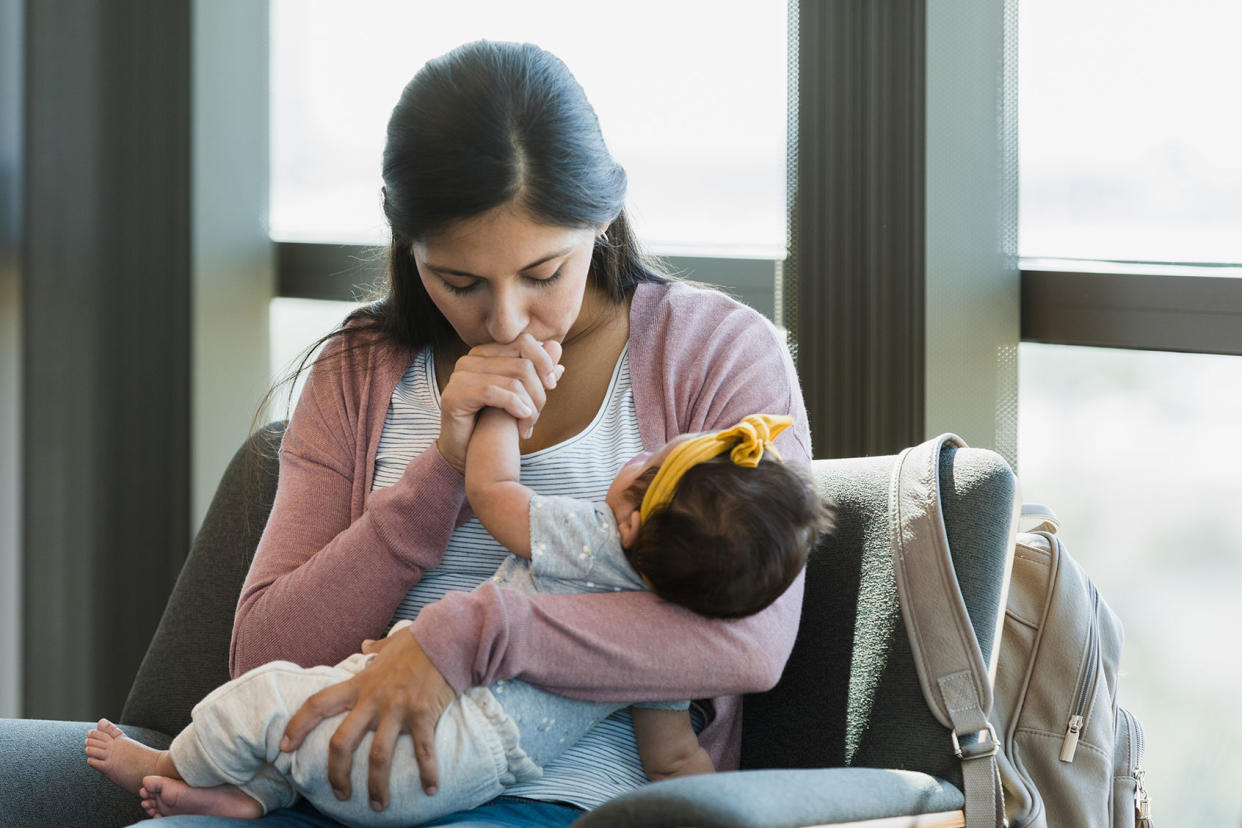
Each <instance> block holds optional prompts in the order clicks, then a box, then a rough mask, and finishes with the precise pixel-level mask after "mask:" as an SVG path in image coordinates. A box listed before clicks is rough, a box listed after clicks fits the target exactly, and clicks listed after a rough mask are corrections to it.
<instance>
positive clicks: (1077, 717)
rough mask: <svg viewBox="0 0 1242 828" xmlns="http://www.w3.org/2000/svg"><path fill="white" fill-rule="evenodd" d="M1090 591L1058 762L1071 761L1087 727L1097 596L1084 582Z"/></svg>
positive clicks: (1096, 661)
mask: <svg viewBox="0 0 1242 828" xmlns="http://www.w3.org/2000/svg"><path fill="white" fill-rule="evenodd" d="M1087 584H1088V586H1089V588H1090V590H1091V605H1092V618H1091V625H1090V627H1089V628H1088V630H1087V657H1086V659H1085V660H1084V661H1083V668H1082V670H1081V671H1080V672H1079V674H1078V684H1077V686H1076V687H1075V688H1074V690H1075V693H1076V697H1075V702H1074V707H1073V708H1072V709H1071V710H1070V716H1069V721H1068V722H1067V723H1066V725H1065V738H1064V740H1062V742H1061V761H1062V762H1073V761H1074V754H1075V753H1076V752H1077V751H1078V739H1079V737H1080V736H1081V735H1082V730H1083V728H1084V727H1086V725H1087V714H1088V712H1089V711H1088V707H1089V706H1090V704H1091V698H1092V696H1094V695H1095V683H1096V680H1097V679H1098V678H1099V675H1100V631H1099V624H1100V621H1099V619H1100V593H1099V592H1098V591H1097V590H1096V588H1095V584H1093V583H1091V582H1090V581H1088V582H1087Z"/></svg>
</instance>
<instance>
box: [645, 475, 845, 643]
mask: <svg viewBox="0 0 1242 828" xmlns="http://www.w3.org/2000/svg"><path fill="white" fill-rule="evenodd" d="M648 471H651V470H648ZM652 476H654V475H652ZM643 477H647V475H645V474H644V475H643ZM643 482H644V481H643V478H642V477H640V478H639V480H636V481H635V483H634V484H633V487H632V488H631V489H630V490H629V491H637V489H638V488H642V489H645V488H646V487H645V486H643V485H642V484H643ZM645 482H646V483H647V484H650V482H651V480H650V478H649V477H648V478H647V479H646V481H645ZM627 493H628V492H627ZM640 497H641V495H640ZM832 526H833V509H832V506H831V504H829V503H826V502H825V501H824V499H823V498H821V497H820V496H819V495H818V494H817V493H816V491H815V487H814V486H813V485H812V483H811V480H810V478H809V476H808V475H807V474H806V472H804V471H802V470H801V469H799V468H797V467H795V466H790V465H787V464H785V463H782V462H780V461H778V460H773V459H771V458H769V457H765V458H764V459H763V460H761V461H760V463H759V465H758V466H756V467H754V468H747V467H743V466H738V465H737V464H735V463H734V462H733V461H732V460H730V459H729V456H728V455H727V454H722V455H720V456H719V457H716V458H713V459H711V460H708V461H707V462H704V463H700V464H698V465H697V466H693V467H691V468H690V469H689V470H688V471H687V472H686V473H685V474H684V475H683V476H682V478H681V480H680V481H679V482H678V484H677V489H676V491H675V492H674V494H673V499H672V500H671V501H670V502H669V504H668V506H666V507H665V508H663V509H661V510H660V511H658V512H656V513H655V514H652V515H650V516H649V517H648V518H647V520H645V521H643V524H642V526H641V527H640V528H639V530H638V537H637V539H636V540H635V542H634V544H633V545H632V546H631V547H630V548H629V549H627V550H626V557H627V558H628V559H629V562H630V565H631V566H633V567H634V569H635V570H636V571H637V572H639V573H641V574H642V576H643V577H644V578H646V579H647V582H648V583H649V584H650V586H651V589H652V591H653V592H655V593H656V594H657V595H659V596H660V597H661V598H663V599H665V600H666V601H670V602H672V603H674V604H680V605H681V606H683V607H686V608H687V609H690V610H693V611H694V612H697V613H699V614H700V615H706V616H708V617H712V618H742V617H744V616H747V615H752V614H754V613H756V612H759V611H760V610H762V609H763V608H765V607H767V606H768V605H769V604H771V603H772V602H773V601H775V600H776V599H777V598H779V597H780V596H781V594H783V593H784V592H785V590H786V589H788V588H789V585H790V584H791V583H793V580H794V578H796V577H797V575H798V573H799V572H801V571H802V567H803V566H804V565H805V564H806V558H807V554H808V553H809V552H810V550H811V547H812V546H814V545H815V543H816V542H817V541H818V540H819V538H820V536H821V535H822V534H823V533H825V532H830V531H831V530H832Z"/></svg>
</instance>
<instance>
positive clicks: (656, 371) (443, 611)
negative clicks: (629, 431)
mask: <svg viewBox="0 0 1242 828" xmlns="http://www.w3.org/2000/svg"><path fill="white" fill-rule="evenodd" d="M412 358H413V354H411V353H409V352H408V351H402V350H400V349H395V348H392V347H391V346H381V345H368V346H364V347H362V348H358V349H355V350H353V351H351V352H348V353H346V354H344V355H343V356H342V358H341V359H340V360H338V361H334V362H333V363H331V364H330V365H327V366H324V365H317V366H316V367H315V368H314V369H312V371H311V375H310V377H309V379H308V380H307V383H306V387H305V389H304V390H303V392H302V395H301V398H300V399H299V401H298V404H297V407H296V409H295V411H294V414H293V417H292V419H291V420H290V422H289V426H288V429H287V431H286V432H285V437H284V441H283V443H282V445H281V450H280V479H279V485H278V488H277V491H276V500H275V503H274V504H273V507H272V513H271V517H270V518H269V520H268V523H267V527H266V529H265V530H264V532H263V537H262V539H261V540H260V541H259V547H258V550H257V551H256V553H255V558H254V562H253V563H252V564H251V567H250V572H249V574H248V575H247V576H246V582H245V584H244V586H243V587H242V594H241V598H240V600H239V602H238V606H237V616H236V618H235V621H234V625H233V641H232V652H231V655H230V670H231V672H232V674H233V675H234V676H237V675H240V674H241V673H243V672H245V671H246V670H249V669H250V668H252V667H255V666H257V665H259V664H263V663H265V662H268V661H273V660H277V659H284V660H288V661H293V662H296V663H298V664H302V665H306V666H310V665H315V664H331V663H335V662H336V661H339V660H340V659H342V658H344V657H345V656H347V655H349V654H350V653H352V652H355V651H356V650H357V648H358V646H359V644H360V642H361V641H362V639H363V638H375V637H379V636H380V635H382V634H383V633H384V632H385V628H386V626H387V624H388V622H389V621H390V619H391V618H392V614H393V611H394V610H395V608H396V607H397V605H398V604H399V603H400V601H401V599H402V597H404V596H405V594H406V592H407V591H408V590H409V589H410V587H411V586H413V585H414V584H415V583H416V582H417V581H418V580H419V578H420V577H421V576H422V572H423V571H424V570H427V569H432V568H434V567H436V566H437V565H438V564H439V562H440V559H441V556H442V555H443V553H444V549H445V547H446V544H447V542H448V538H449V535H450V534H451V533H452V531H453V529H454V528H455V527H456V526H457V525H459V524H460V523H461V522H462V521H464V520H465V519H466V518H467V517H468V515H469V511H468V509H469V507H468V505H467V503H466V498H465V490H464V486H463V479H462V476H461V474H460V473H458V472H457V471H456V470H455V469H454V468H453V467H452V466H450V465H449V464H448V463H447V462H446V461H445V460H444V458H443V457H441V455H440V453H439V452H438V451H437V450H436V449H435V448H434V446H433V447H432V448H431V449H429V450H427V451H425V452H423V453H422V454H421V455H419V456H418V457H416V458H414V460H413V461H411V462H410V464H409V466H408V467H407V468H406V470H405V473H404V474H403V476H402V478H401V480H400V481H398V483H396V484H395V485H393V486H390V487H388V488H386V489H382V490H380V491H377V492H375V493H373V494H372V493H371V482H372V476H373V474H374V470H375V454H376V449H377V447H378V445H379V439H380V433H381V431H382V430H383V427H384V420H385V417H386V416H387V412H388V404H389V400H390V399H391V397H392V392H393V389H394V388H395V387H396V384H397V381H398V380H399V379H400V378H401V376H402V374H404V373H405V370H406V369H407V368H408V367H409V364H410V362H411V360H412ZM629 363H630V376H631V382H632V386H633V392H634V403H635V408H636V410H637V414H638V421H639V430H640V432H641V433H642V437H643V443H644V444H645V446H646V447H648V448H653V447H655V446H658V445H660V444H662V443H664V442H665V441H666V440H668V439H669V438H670V437H671V436H673V435H676V434H680V433H683V432H686V431H701V430H706V429H712V428H724V427H727V426H730V425H733V424H734V423H736V422H737V421H738V420H740V419H741V418H742V417H743V416H745V415H747V414H752V413H755V412H758V411H763V412H769V413H789V414H792V415H793V417H794V421H795V422H794V426H793V427H792V428H790V429H788V430H787V431H786V432H785V433H784V434H783V435H781V437H780V438H778V441H777V445H778V447H779V449H780V451H781V453H782V456H783V457H784V458H785V459H786V460H787V461H791V462H795V463H802V464H806V463H809V461H810V457H811V449H810V434H809V430H808V427H807V421H806V411H805V409H804V407H803V403H802V394H801V391H800V389H799V387H798V382H797V376H796V375H795V373H794V369H793V364H792V362H791V360H790V358H789V354H788V351H787V349H786V348H785V346H784V344H783V343H782V342H781V341H780V338H779V335H778V334H777V332H776V330H775V329H774V328H773V327H772V326H771V325H770V324H769V323H768V322H767V321H766V320H765V319H763V318H762V317H761V316H760V315H759V314H757V313H756V312H755V311H753V310H751V309H749V308H747V307H745V306H743V305H740V304H738V303H736V302H734V301H733V300H731V299H729V298H727V297H725V296H723V295H722V294H719V293H716V292H714V291H705V290H701V289H698V288H694V287H691V286H688V285H684V284H673V285H658V284H643V285H640V286H639V287H638V289H637V290H636V291H635V293H634V297H633V301H632V303H631V306H630V335H629ZM801 606H802V578H801V577H799V579H798V580H797V581H796V582H795V583H794V585H793V586H792V587H790V589H789V590H788V591H787V592H786V594H785V595H784V596H782V597H781V598H780V599H779V600H778V601H777V602H776V603H775V604H773V605H772V606H771V607H769V608H768V609H766V610H764V611H763V612H761V613H759V614H758V615H754V616H751V617H750V618H746V619H742V620H738V621H716V620H709V619H705V618H702V617H700V616H698V615H695V614H694V613H691V612H689V611H688V610H684V609H682V608H681V607H678V606H675V605H672V604H668V603H665V602H664V601H662V600H660V599H659V598H657V597H656V596H655V595H653V594H651V593H645V592H625V593H618V594H614V595H539V596H530V595H527V594H524V593H519V592H517V591H515V590H506V589H500V588H497V587H496V586H494V585H491V584H485V585H484V586H483V587H481V588H480V589H479V590H477V591H475V592H470V593H449V594H448V595H447V596H445V597H444V598H443V599H441V600H440V601H439V602H438V603H436V604H433V605H431V606H429V607H427V608H425V609H424V610H423V611H422V612H421V613H420V614H419V616H418V618H417V619H416V620H415V622H414V625H413V627H412V631H413V634H414V635H415V637H417V638H418V640H419V643H420V644H421V645H422V647H423V649H424V650H425V651H426V652H427V655H428V657H429V658H430V659H431V660H432V662H433V663H434V664H435V665H436V667H437V668H439V670H440V671H441V672H442V673H443V674H444V677H445V678H446V679H447V680H448V682H449V684H451V685H452V686H453V688H454V689H456V690H458V691H461V690H463V689H465V688H466V687H469V686H478V685H490V684H492V683H493V682H495V681H496V680H498V679H508V678H520V679H522V680H524V681H527V682H530V683H531V684H535V685H537V686H539V687H542V688H545V689H547V690H551V691H553V692H557V693H560V694H563V695H566V696H574V697H578V698H588V699H604V700H607V699H611V700H616V701H642V700H653V699H676V698H705V697H716V698H713V699H712V706H713V707H714V712H715V715H714V717H713V718H712V721H711V722H710V723H709V724H708V726H707V727H706V728H705V729H704V730H703V732H702V734H701V735H700V741H701V742H702V744H703V746H704V747H705V748H706V749H707V750H708V752H709V753H710V754H711V756H712V759H713V760H714V761H715V762H716V766H717V767H718V768H720V769H722V770H723V769H730V768H736V767H737V763H738V746H739V739H740V726H741V711H740V707H741V705H740V698H739V697H738V695H739V694H741V693H747V692H754V691H759V690H763V689H767V688H768V687H771V686H772V685H773V684H775V683H776V681H777V680H778V679H779V678H780V675H781V671H782V669H783V668H784V664H785V661H786V659H787V658H788V657H789V653H790V650H791V649H792V647H793V643H794V637H795V635H796V633H797V629H798V617H799V614H800V611H801Z"/></svg>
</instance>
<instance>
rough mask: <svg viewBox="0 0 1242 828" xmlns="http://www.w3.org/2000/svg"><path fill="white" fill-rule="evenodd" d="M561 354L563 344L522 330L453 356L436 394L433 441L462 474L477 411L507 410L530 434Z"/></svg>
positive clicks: (522, 432)
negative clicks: (441, 388)
mask: <svg viewBox="0 0 1242 828" xmlns="http://www.w3.org/2000/svg"><path fill="white" fill-rule="evenodd" d="M560 359H561V343H559V342H556V341H555V340H549V341H547V342H543V343H540V342H537V341H536V340H535V338H534V337H533V336H531V335H530V334H522V335H521V336H520V337H518V338H517V339H516V340H514V341H513V342H510V343H508V344H505V345H499V344H496V343H489V344H487V345H476V346H475V347H473V348H471V349H470V351H469V353H467V354H466V355H465V356H464V357H462V358H461V359H459V360H457V363H456V364H455V365H454V366H453V373H452V375H451V376H450V377H449V380H448V383H447V384H446V385H445V387H444V393H443V394H441V395H440V437H439V439H438V440H437V445H438V446H439V449H440V454H442V455H443V456H444V459H445V460H447V461H448V462H449V463H450V464H451V465H452V466H453V468H455V469H457V470H458V471H461V472H463V473H464V471H465V468H466V445H467V444H468V443H469V442H470V433H471V432H472V431H474V420H475V416H476V415H477V414H478V413H479V411H481V410H482V409H484V408H487V407H489V406H490V407H493V408H501V409H504V410H505V411H507V412H509V414H510V415H511V416H513V417H514V419H516V420H517V421H518V433H519V434H520V435H522V436H523V437H529V436H530V433H531V429H533V428H534V426H535V421H536V420H538V419H539V412H540V411H542V410H543V405H544V403H545V402H547V399H548V398H547V393H546V392H547V391H548V390H550V389H552V388H555V387H556V381H557V379H558V378H559V377H560V374H561V371H560V370H558V368H557V363H559V362H560Z"/></svg>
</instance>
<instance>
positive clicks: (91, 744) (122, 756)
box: [86, 719, 163, 793]
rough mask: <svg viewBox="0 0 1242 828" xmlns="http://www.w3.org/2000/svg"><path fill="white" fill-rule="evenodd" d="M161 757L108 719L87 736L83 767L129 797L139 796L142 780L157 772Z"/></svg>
mask: <svg viewBox="0 0 1242 828" xmlns="http://www.w3.org/2000/svg"><path fill="white" fill-rule="evenodd" d="M162 753H163V751H160V750H156V749H155V748H150V747H147V746H146V745H144V744H142V743H141V742H136V741H134V740H133V739H131V738H129V737H128V736H126V735H125V734H124V733H122V732H121V729H120V728H119V727H117V726H116V725H114V724H113V723H112V722H110V721H108V720H107V719H100V720H99V727H98V728H97V729H95V730H92V731H91V732H90V733H88V734H86V764H88V765H90V766H91V767H92V768H94V769H95V770H97V771H99V772H100V773H102V774H103V775H104V776H106V777H108V778H109V779H111V780H112V781H113V782H115V783H116V784H118V785H120V786H121V787H122V788H124V789H125V790H127V791H129V792H130V793H138V789H139V788H141V787H142V777H144V776H149V775H151V774H153V773H156V772H158V770H159V768H158V767H157V766H158V765H159V761H160V754H162Z"/></svg>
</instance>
